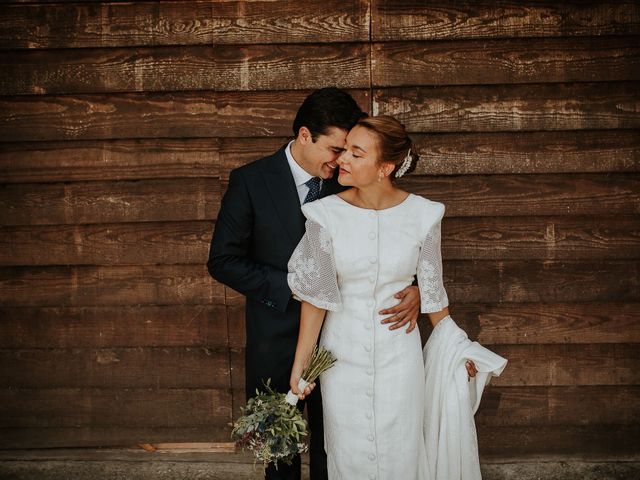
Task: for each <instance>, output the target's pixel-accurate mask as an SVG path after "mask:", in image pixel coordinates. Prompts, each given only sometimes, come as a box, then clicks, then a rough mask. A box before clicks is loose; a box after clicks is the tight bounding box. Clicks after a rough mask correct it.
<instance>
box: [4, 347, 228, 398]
mask: <svg viewBox="0 0 640 480" xmlns="http://www.w3.org/2000/svg"><path fill="white" fill-rule="evenodd" d="M0 359H1V361H0V384H1V385H2V386H3V387H4V388H34V389H40V388H76V387H77V388H93V387H95V388H106V389H118V388H157V389H165V388H213V389H225V388H229V386H230V385H231V379H230V364H229V352H228V349H226V348H217V349H213V348H207V347H159V348H149V347H147V348H143V347H133V348H105V349H79V348H73V349H54V348H47V349H37V350H0Z"/></svg>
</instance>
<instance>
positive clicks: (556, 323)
mask: <svg viewBox="0 0 640 480" xmlns="http://www.w3.org/2000/svg"><path fill="white" fill-rule="evenodd" d="M449 310H450V312H451V316H452V317H453V318H454V319H455V321H456V323H457V324H458V325H459V326H460V327H461V328H462V329H463V330H464V331H465V332H467V334H468V335H469V338H470V339H471V340H476V341H478V342H480V343H482V344H483V345H489V346H490V345H543V344H561V345H568V344H599V343H603V344H607V343H629V344H637V343H640V304H638V303H633V302H624V303H612V302H606V301H601V302H592V303H589V302H581V303H459V302H456V303H451V304H450V305H449ZM227 315H228V318H229V325H228V331H229V343H230V345H231V347H232V352H233V351H234V349H240V350H241V349H243V348H244V346H245V317H244V315H245V313H244V306H243V305H242V304H236V305H232V306H229V307H228V308H227ZM418 325H419V327H420V332H421V335H422V342H423V343H424V342H426V340H427V338H428V337H429V335H430V333H431V331H432V328H431V323H430V322H429V320H428V318H427V317H426V315H422V316H421V317H420V318H419V320H418ZM592 348H595V347H592ZM234 358H236V357H234V356H233V355H232V363H233V361H234ZM237 358H239V360H238V361H239V362H243V361H244V360H243V358H242V355H240V356H239V357H237ZM242 375H244V374H242ZM242 375H241V377H242ZM243 381H244V380H243Z"/></svg>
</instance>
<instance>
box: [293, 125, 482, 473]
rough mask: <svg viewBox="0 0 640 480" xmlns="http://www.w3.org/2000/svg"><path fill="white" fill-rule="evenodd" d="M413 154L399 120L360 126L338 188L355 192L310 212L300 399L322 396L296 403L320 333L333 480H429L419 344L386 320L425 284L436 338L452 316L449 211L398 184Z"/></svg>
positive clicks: (296, 268) (299, 255)
mask: <svg viewBox="0 0 640 480" xmlns="http://www.w3.org/2000/svg"><path fill="white" fill-rule="evenodd" d="M410 147H411V140H410V139H409V137H408V136H407V133H406V131H405V129H404V126H403V125H402V124H401V123H400V122H398V121H397V120H395V119H394V118H392V117H388V116H380V117H369V118H365V119H362V120H360V121H359V122H358V124H357V125H356V126H355V127H354V128H353V129H352V130H351V131H350V133H349V135H348V137H347V142H346V146H345V151H344V153H343V154H342V155H341V157H340V158H339V160H338V165H339V167H340V171H339V177H338V181H339V182H340V183H341V184H342V185H347V186H351V187H353V188H351V189H349V190H346V191H344V192H342V193H340V194H338V195H332V196H330V197H326V198H324V199H322V200H318V201H316V202H312V203H308V204H306V205H304V206H303V207H302V209H303V212H304V214H305V216H306V218H307V224H306V233H305V236H304V237H303V239H302V240H301V242H300V244H299V245H298V247H297V248H296V250H295V252H294V254H293V256H292V257H291V260H290V262H289V272H290V273H289V277H288V280H289V286H290V287H291V290H292V291H293V293H294V294H295V295H296V296H297V297H298V298H299V299H300V300H302V301H303V304H302V313H301V323H300V334H299V338H298V345H297V350H296V356H295V361H294V365H293V370H292V374H291V388H292V391H293V392H294V393H296V394H299V396H300V398H304V396H305V394H309V392H310V390H311V389H312V388H313V385H311V386H310V387H308V388H307V389H306V390H305V392H299V391H298V388H297V385H298V380H299V378H300V375H301V372H302V371H303V368H304V366H305V363H306V362H307V360H308V358H309V356H310V354H311V352H312V350H313V348H314V346H315V344H316V342H317V340H318V336H319V334H320V331H321V328H322V338H321V339H320V344H321V345H322V346H324V347H325V348H327V349H329V350H331V351H332V352H333V353H334V354H335V356H336V357H337V358H338V362H337V363H336V364H335V366H334V367H333V368H331V369H330V370H328V371H327V372H325V373H324V374H323V375H322V378H321V381H322V397H323V413H324V426H325V446H326V449H327V462H328V470H329V478H331V479H352V478H370V479H376V478H386V479H391V478H394V479H397V478H402V479H426V478H429V477H430V474H429V472H428V470H429V467H428V462H427V458H426V455H427V454H426V450H425V444H424V435H423V433H424V431H423V421H422V420H423V416H424V408H425V400H427V401H428V400H429V399H425V368H424V363H423V355H422V345H421V339H420V333H419V331H418V330H417V329H408V330H407V331H406V332H405V331H404V330H390V329H388V328H387V327H386V325H385V324H384V318H382V317H381V316H380V315H378V312H379V311H380V310H381V309H384V308H389V307H391V306H393V305H394V304H395V303H397V300H395V299H394V293H395V292H397V291H399V290H401V289H402V288H404V287H406V286H408V285H410V284H411V283H412V281H413V279H414V276H416V275H417V278H418V285H419V288H420V296H421V312H422V313H428V315H429V319H430V320H431V323H432V324H433V325H434V326H435V325H437V324H438V322H440V321H441V320H442V319H443V318H445V317H447V316H448V313H449V311H448V308H447V307H448V304H449V301H448V298H447V294H446V291H445V289H444V285H443V282H442V262H441V255H440V221H441V219H442V217H443V215H444V205H443V204H442V203H438V202H434V201H430V200H427V199H424V198H422V197H420V196H416V195H413V194H410V193H407V192H405V191H403V190H400V189H399V188H397V187H396V186H395V185H394V183H393V181H392V180H393V179H395V178H397V177H400V176H402V175H403V174H405V173H407V172H409V171H411V170H412V169H413V168H415V160H416V158H415V157H414V156H413V155H412V154H411V151H410ZM327 311H328V312H329V313H328V314H327V315H326V318H325V314H326V313H327ZM323 321H324V327H323ZM467 369H468V370H469V371H470V374H473V373H474V369H473V367H471V366H469V365H468V366H467Z"/></svg>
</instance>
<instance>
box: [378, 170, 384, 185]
mask: <svg viewBox="0 0 640 480" xmlns="http://www.w3.org/2000/svg"><path fill="white" fill-rule="evenodd" d="M382 177H384V173H382V170H378V182H381V181H382Z"/></svg>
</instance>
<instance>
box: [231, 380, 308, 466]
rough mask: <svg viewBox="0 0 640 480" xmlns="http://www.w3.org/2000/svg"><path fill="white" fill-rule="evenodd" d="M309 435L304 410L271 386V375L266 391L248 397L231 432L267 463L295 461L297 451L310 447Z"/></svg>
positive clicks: (241, 443) (303, 450) (239, 444)
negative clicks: (307, 441) (299, 408)
mask: <svg viewBox="0 0 640 480" xmlns="http://www.w3.org/2000/svg"><path fill="white" fill-rule="evenodd" d="M306 436H307V422H306V421H305V420H304V419H303V418H302V414H301V412H300V410H298V408H297V407H296V406H294V405H289V404H288V403H287V402H286V401H285V394H284V393H278V392H275V391H274V390H273V389H272V388H271V379H269V380H267V383H266V384H265V390H264V391H259V390H256V396H255V397H253V398H250V399H249V400H248V401H247V404H246V406H244V407H243V408H242V416H241V417H240V418H239V419H238V420H237V421H236V422H235V423H234V425H233V431H232V432H231V437H232V439H233V440H235V441H236V445H237V446H239V447H242V448H243V449H248V450H250V451H251V452H253V454H254V456H255V458H256V460H260V461H262V462H263V463H264V465H265V466H266V465H267V464H268V463H270V462H274V463H276V465H277V462H278V461H283V462H285V463H287V464H291V460H292V458H293V456H294V455H295V454H297V453H302V452H305V451H306V450H307V445H306V444H305V443H304V442H303V441H302V439H303V437H306Z"/></svg>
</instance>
